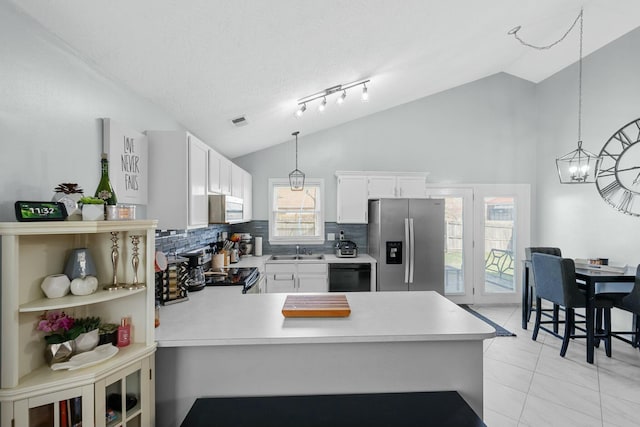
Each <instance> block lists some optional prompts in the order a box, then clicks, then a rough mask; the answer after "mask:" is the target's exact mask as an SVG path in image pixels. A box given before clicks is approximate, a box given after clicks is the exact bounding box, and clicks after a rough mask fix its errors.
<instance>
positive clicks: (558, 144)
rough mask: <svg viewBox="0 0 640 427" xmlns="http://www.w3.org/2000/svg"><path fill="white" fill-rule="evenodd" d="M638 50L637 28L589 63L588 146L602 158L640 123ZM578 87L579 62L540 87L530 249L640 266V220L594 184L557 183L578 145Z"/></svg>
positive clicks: (585, 130) (585, 123)
mask: <svg viewBox="0 0 640 427" xmlns="http://www.w3.org/2000/svg"><path fill="white" fill-rule="evenodd" d="M586 36H587V35H586V34H585V37H586ZM639 50H640V30H635V31H633V32H631V33H629V34H627V35H626V36H624V37H622V38H620V39H618V40H616V41H614V42H613V43H611V44H609V45H607V46H605V47H604V48H602V49H600V50H598V51H596V52H595V53H593V54H592V55H590V56H589V57H587V58H585V60H584V64H583V75H584V77H583V118H582V139H583V141H584V146H583V148H585V149H587V150H589V151H592V152H594V153H599V152H600V150H601V149H602V147H603V145H604V144H605V143H606V141H607V140H608V139H609V138H610V137H611V135H613V133H614V132H615V131H616V130H618V129H619V128H620V127H621V126H623V125H625V124H627V123H628V122H630V121H632V120H635V119H637V118H640V97H639V96H638V95H639V94H640V74H638V70H640V55H638V54H637V52H638V51H639ZM577 81H578V68H577V64H576V65H573V66H571V67H569V68H567V69H565V70H563V71H561V72H559V73H557V74H556V75H554V76H552V77H550V78H548V79H547V80H545V81H543V82H542V83H540V84H539V85H538V88H537V89H538V109H539V122H538V126H537V128H538V159H539V160H538V165H537V189H538V193H537V197H536V199H535V200H534V201H533V206H535V207H536V209H535V212H534V213H535V217H536V218H537V226H536V228H535V229H536V230H537V233H535V234H533V236H537V239H536V238H534V240H535V241H533V242H532V243H534V244H539V245H552V246H559V247H561V248H562V251H563V255H565V254H566V256H569V257H578V258H597V257H602V258H610V259H611V260H612V261H613V262H618V263H628V264H630V265H636V264H638V262H640V218H638V217H632V216H628V215H624V214H622V213H620V212H618V211H616V210H615V209H613V208H612V207H610V206H609V205H607V204H606V203H605V202H604V201H603V200H602V199H601V198H600V196H599V194H598V191H597V189H596V187H595V184H585V185H561V184H559V183H558V177H557V174H556V170H555V163H554V159H555V158H556V157H558V156H560V155H563V154H565V153H568V152H569V151H571V150H574V149H575V148H576V147H577V126H578V124H577V117H578V113H577V105H578V103H577V97H578V92H577V90H578V89H577ZM636 159H638V157H636ZM638 190H640V189H638ZM636 203H640V201H637V200H636Z"/></svg>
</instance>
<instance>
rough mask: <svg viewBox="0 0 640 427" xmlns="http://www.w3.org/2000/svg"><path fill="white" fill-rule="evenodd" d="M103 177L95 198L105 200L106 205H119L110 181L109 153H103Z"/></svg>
mask: <svg viewBox="0 0 640 427" xmlns="http://www.w3.org/2000/svg"><path fill="white" fill-rule="evenodd" d="M100 163H101V164H102V176H101V177H100V183H99V184H98V188H97V189H96V194H95V197H97V198H98V199H102V200H104V203H105V204H106V205H115V204H116V203H118V199H117V198H116V192H115V191H114V190H113V186H112V185H111V180H110V179H109V160H107V153H102V160H101V161H100Z"/></svg>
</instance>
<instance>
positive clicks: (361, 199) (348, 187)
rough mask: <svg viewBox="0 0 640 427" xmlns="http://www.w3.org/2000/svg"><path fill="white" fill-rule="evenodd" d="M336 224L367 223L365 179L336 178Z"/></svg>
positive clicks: (352, 177)
mask: <svg viewBox="0 0 640 427" xmlns="http://www.w3.org/2000/svg"><path fill="white" fill-rule="evenodd" d="M337 192H338V200H337V209H338V212H337V213H338V214H337V216H336V222H338V223H339V224H366V223H367V220H368V218H367V216H368V215H367V214H368V206H367V177H366V176H357V175H344V176H339V177H338V188H337Z"/></svg>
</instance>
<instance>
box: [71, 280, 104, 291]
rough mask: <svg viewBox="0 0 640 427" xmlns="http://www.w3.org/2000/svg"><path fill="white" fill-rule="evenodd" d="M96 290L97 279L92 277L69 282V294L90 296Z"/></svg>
mask: <svg viewBox="0 0 640 427" xmlns="http://www.w3.org/2000/svg"><path fill="white" fill-rule="evenodd" d="M97 289H98V279H97V278H95V277H94V276H85V277H76V278H75V279H73V280H72V281H71V293H72V294H74V295H90V294H92V293H94V292H95V291H96V290H97Z"/></svg>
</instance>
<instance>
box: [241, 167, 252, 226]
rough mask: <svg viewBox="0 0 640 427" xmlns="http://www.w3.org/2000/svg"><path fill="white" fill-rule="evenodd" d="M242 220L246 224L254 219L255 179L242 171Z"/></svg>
mask: <svg viewBox="0 0 640 427" xmlns="http://www.w3.org/2000/svg"><path fill="white" fill-rule="evenodd" d="M242 200H243V204H242V220H243V221H245V222H248V221H251V220H252V219H253V179H252V178H251V174H250V173H249V172H247V171H245V170H243V171H242Z"/></svg>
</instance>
